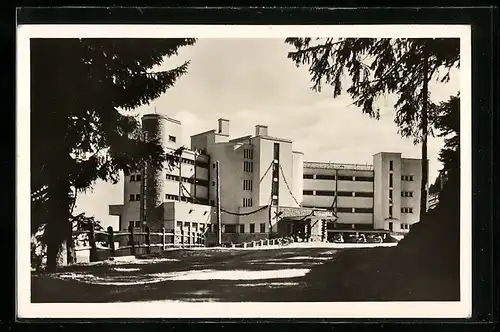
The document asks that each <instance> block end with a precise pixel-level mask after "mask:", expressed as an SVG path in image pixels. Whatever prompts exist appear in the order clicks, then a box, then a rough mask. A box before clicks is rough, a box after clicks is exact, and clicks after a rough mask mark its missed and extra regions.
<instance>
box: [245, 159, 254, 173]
mask: <svg viewBox="0 0 500 332" xmlns="http://www.w3.org/2000/svg"><path fill="white" fill-rule="evenodd" d="M243 171H245V172H248V173H252V172H253V162H252V161H244V162H243Z"/></svg>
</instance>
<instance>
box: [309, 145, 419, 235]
mask: <svg viewBox="0 0 500 332" xmlns="http://www.w3.org/2000/svg"><path fill="white" fill-rule="evenodd" d="M421 179H422V174H421V161H420V159H408V158H402V157H401V153H388V152H381V153H378V154H376V155H374V156H373V164H372V165H356V164H337V163H319V162H305V163H304V192H303V194H304V200H303V201H302V205H303V206H304V207H318V208H331V209H332V210H333V211H334V212H335V214H336V216H337V217H338V219H337V221H336V222H335V224H333V225H332V227H331V229H330V230H334V229H354V230H368V229H373V230H389V231H391V232H402V233H405V232H408V231H409V229H410V227H411V225H412V224H413V223H415V222H417V221H418V218H419V214H420V184H421Z"/></svg>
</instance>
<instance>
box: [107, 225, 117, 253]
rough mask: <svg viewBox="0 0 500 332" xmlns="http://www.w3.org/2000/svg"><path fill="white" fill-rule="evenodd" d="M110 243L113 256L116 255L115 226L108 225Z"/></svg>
mask: <svg viewBox="0 0 500 332" xmlns="http://www.w3.org/2000/svg"><path fill="white" fill-rule="evenodd" d="M108 243H109V247H110V248H111V256H113V257H115V256H116V248H115V235H114V234H113V227H112V226H109V227H108Z"/></svg>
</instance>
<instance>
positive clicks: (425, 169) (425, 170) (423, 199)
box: [419, 41, 429, 221]
mask: <svg viewBox="0 0 500 332" xmlns="http://www.w3.org/2000/svg"><path fill="white" fill-rule="evenodd" d="M423 61H424V68H423V80H424V81H423V86H422V95H423V100H422V120H421V121H422V122H421V124H422V182H421V185H420V186H421V188H420V216H419V217H420V218H419V220H420V221H422V219H423V217H424V216H425V213H426V212H427V180H428V176H429V164H428V163H427V136H428V128H427V126H428V118H427V106H428V105H427V103H428V99H427V98H428V83H429V78H428V75H429V74H428V71H429V55H428V53H427V43H426V42H425V41H424V46H423Z"/></svg>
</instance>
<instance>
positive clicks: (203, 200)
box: [165, 194, 215, 205]
mask: <svg viewBox="0 0 500 332" xmlns="http://www.w3.org/2000/svg"><path fill="white" fill-rule="evenodd" d="M165 199H166V200H170V201H178V200H179V195H171V194H165ZM181 202H189V203H199V204H208V199H206V198H196V199H194V198H192V197H186V196H182V197H181ZM214 205H215V204H214Z"/></svg>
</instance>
